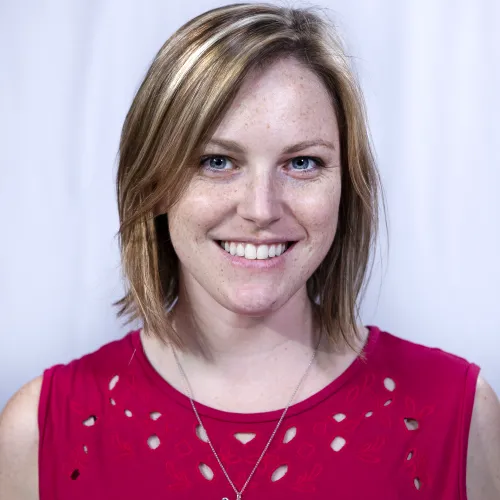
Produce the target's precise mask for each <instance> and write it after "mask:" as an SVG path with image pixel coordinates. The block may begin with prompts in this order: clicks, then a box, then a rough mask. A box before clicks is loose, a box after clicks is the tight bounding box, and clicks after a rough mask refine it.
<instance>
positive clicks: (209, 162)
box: [200, 155, 325, 173]
mask: <svg viewBox="0 0 500 500" xmlns="http://www.w3.org/2000/svg"><path fill="white" fill-rule="evenodd" d="M200 165H201V166H202V167H204V168H205V169H206V170H208V171H211V172H227V171H229V170H232V169H234V168H235V167H234V165H233V163H232V161H231V160H230V159H229V158H228V157H227V156H223V155H207V156H203V157H202V158H200ZM324 165H325V163H324V162H323V161H322V160H320V159H319V158H316V157H313V156H297V157H295V158H292V159H291V160H289V162H288V168H289V171H292V172H304V173H305V172H313V171H315V170H318V169H319V168H321V167H323V166H324Z"/></svg>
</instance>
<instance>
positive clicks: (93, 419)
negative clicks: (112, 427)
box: [83, 415, 97, 427]
mask: <svg viewBox="0 0 500 500" xmlns="http://www.w3.org/2000/svg"><path fill="white" fill-rule="evenodd" d="M96 422H97V417H96V416H95V415H90V417H89V418H87V419H86V420H84V421H83V425H85V427H92V426H93V425H95V423H96Z"/></svg>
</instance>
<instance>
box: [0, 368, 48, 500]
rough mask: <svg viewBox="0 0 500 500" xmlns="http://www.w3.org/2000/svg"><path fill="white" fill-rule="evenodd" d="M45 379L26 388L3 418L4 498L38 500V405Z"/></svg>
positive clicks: (0, 462)
mask: <svg viewBox="0 0 500 500" xmlns="http://www.w3.org/2000/svg"><path fill="white" fill-rule="evenodd" d="M41 387H42V377H38V378H36V379H34V380H32V381H31V382H29V383H27V384H26V385H24V386H23V387H22V388H21V389H20V390H19V391H18V392H17V393H16V394H15V395H14V396H13V397H12V398H11V400H10V401H9V402H8V403H7V406H6V407H5V408H4V410H3V412H2V413H1V414H0V498H9V499H11V500H37V499H38V403H39V400H40V390H41Z"/></svg>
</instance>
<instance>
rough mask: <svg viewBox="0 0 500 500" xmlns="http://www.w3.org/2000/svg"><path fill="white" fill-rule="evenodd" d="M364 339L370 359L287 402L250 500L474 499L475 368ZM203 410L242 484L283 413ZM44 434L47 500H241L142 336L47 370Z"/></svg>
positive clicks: (374, 332) (373, 331)
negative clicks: (470, 485) (468, 481)
mask: <svg viewBox="0 0 500 500" xmlns="http://www.w3.org/2000/svg"><path fill="white" fill-rule="evenodd" d="M369 330H370V335H369V338H368V341H367V344H366V347H365V353H366V361H362V360H361V359H357V360H355V361H354V363H352V364H351V365H350V366H349V368H348V369H347V370H346V371H345V372H344V373H343V374H342V375H341V376H339V377H338V378H337V379H336V380H334V381H333V382H331V383H330V384H329V385H327V386H326V387H325V388H324V389H322V390H321V391H319V392H318V393H316V394H314V395H313V396H311V397H309V398H308V399H306V400H304V401H302V402H300V403H298V404H295V405H292V406H291V407H290V410H289V412H288V414H287V417H286V418H285V420H284V421H283V424H282V426H281V428H280V430H279V432H278V433H277V434H276V437H275V439H274V441H273V443H272V444H271V446H270V448H269V451H268V453H267V454H266V455H265V457H264V459H263V460H262V462H261V464H260V466H259V468H258V469H257V471H256V473H255V475H254V477H253V479H252V480H251V481H250V483H249V485H248V488H247V489H246V490H245V492H244V494H243V500H276V499H281V498H283V499H284V498H286V499H289V500H295V499H304V498H307V499H322V500H324V499H328V498H331V499H346V500H347V499H349V500H357V499H359V500H361V499H362V500H366V499H371V500H377V499H380V500H396V499H397V500H401V499H404V500H412V499H421V500H424V499H426V500H430V499H432V500H436V499H439V500H457V499H466V498H467V496H466V487H465V477H466V458H467V441H468V434H469V427H470V421H471V417H472V408H473V402H474V395H475V386H476V381H477V377H478V374H479V367H478V366H477V365H475V364H471V363H469V362H467V361H466V360H464V359H462V358H460V357H457V356H454V355H452V354H449V353H446V352H444V351H442V350H439V349H433V348H428V347H424V346H421V345H418V344H415V343H411V342H409V341H406V340H403V339H401V338H398V337H396V336H394V335H391V334H390V333H387V332H384V331H381V330H380V329H379V328H377V327H375V326H370V327H369ZM134 351H135V354H134ZM197 408H198V411H199V412H200V414H201V416H202V419H203V423H204V425H205V427H206V429H207V431H208V434H209V436H210V438H211V440H212V442H213V444H214V446H215V447H216V449H217V450H218V452H219V456H220V458H221V460H222V462H223V463H224V465H225V466H226V468H227V470H228V473H229V475H230V477H231V479H232V480H233V481H234V482H235V484H236V486H237V487H238V488H241V486H242V485H243V484H244V482H245V481H246V478H247V477H248V475H249V473H250V471H251V470H252V468H253V466H254V465H255V462H256V460H257V458H258V457H259V455H260V453H261V452H262V450H263V448H264V446H265V444H266V442H267V440H268V439H269V436H270V435H271V432H272V431H273V429H274V427H275V425H276V422H277V420H278V419H279V417H280V416H281V411H272V412H266V413H254V414H239V413H229V412H224V411H219V410H215V409H213V408H209V407H206V406H204V405H201V404H198V405H197ZM39 429H40V447H39V484H40V500H112V499H117V500H118V499H119V500H127V499H138V498H140V499H143V498H144V499H148V500H160V499H161V500H165V499H179V500H180V499H183V500H184V499H186V500H187V499H192V498H211V499H212V498H213V499H220V500H222V499H223V498H224V497H227V498H228V499H230V500H231V499H234V498H236V495H235V494H234V492H233V491H232V489H231V487H230V485H229V483H228V482H227V480H226V478H225V477H224V475H223V473H222V471H221V470H220V468H219V465H218V464H217V462H216V460H215V457H214V456H213V455H212V453H211V450H210V448H209V445H208V444H207V443H206V438H205V436H204V433H203V430H202V429H199V428H198V426H197V421H196V419H195V416H194V414H193V411H192V408H191V406H190V403H189V400H188V398H187V397H186V396H185V395H183V394H182V393H181V392H179V391H177V390H176V389H174V388H173V387H172V386H170V385H169V384H168V383H167V382H166V381H165V380H164V379H163V378H162V377H161V376H160V375H159V374H158V373H157V372H156V371H155V369H154V368H153V366H152V365H151V364H150V363H149V361H148V359H147V357H146V356H145V354H144V351H143V348H142V344H141V341H140V333H139V331H133V332H130V333H129V334H128V335H127V336H125V337H124V338H123V339H121V340H118V341H115V342H112V343H110V344H107V345H105V346H103V347H102V348H101V349H99V350H98V351H96V352H94V353H91V354H88V355H86V356H84V357H82V358H81V359H78V360H74V361H72V362H71V363H69V364H67V365H57V366H54V367H52V368H50V369H48V370H46V371H45V373H44V381H43V385H42V392H41V398H40V405H39ZM238 433H245V434H249V435H250V436H249V438H248V439H245V440H243V439H237V437H238ZM235 435H236V436H235ZM242 441H246V443H243V442H242Z"/></svg>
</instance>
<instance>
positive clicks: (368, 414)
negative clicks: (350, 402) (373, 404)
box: [365, 411, 373, 417]
mask: <svg viewBox="0 0 500 500" xmlns="http://www.w3.org/2000/svg"><path fill="white" fill-rule="evenodd" d="M372 415H373V412H372V411H369V412H367V413H365V417H371V416H372Z"/></svg>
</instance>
